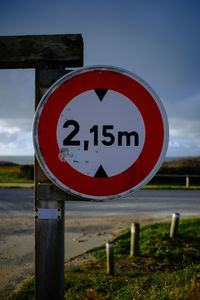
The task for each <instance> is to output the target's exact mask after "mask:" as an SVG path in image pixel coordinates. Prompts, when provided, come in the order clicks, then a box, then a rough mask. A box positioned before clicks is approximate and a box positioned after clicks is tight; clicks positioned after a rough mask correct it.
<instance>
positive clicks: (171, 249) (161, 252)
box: [9, 218, 200, 300]
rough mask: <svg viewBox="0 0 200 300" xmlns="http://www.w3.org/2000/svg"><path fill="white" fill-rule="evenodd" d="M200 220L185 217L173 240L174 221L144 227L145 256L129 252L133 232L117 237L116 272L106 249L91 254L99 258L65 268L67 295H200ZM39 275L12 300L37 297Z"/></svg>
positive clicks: (121, 298)
mask: <svg viewBox="0 0 200 300" xmlns="http://www.w3.org/2000/svg"><path fill="white" fill-rule="evenodd" d="M199 225H200V218H192V219H183V220H180V224H179V228H178V235H177V237H176V238H175V239H171V238H169V229H170V223H169V222H165V223H155V224H151V225H145V226H141V231H140V255H139V256H138V257H135V258H132V257H130V255H129V249H130V230H129V229H127V230H125V231H123V232H122V233H121V234H120V235H119V236H118V237H117V238H116V239H115V275H114V276H110V275H108V274H106V269H105V265H106V256H105V255H106V253H105V247H102V248H99V249H96V250H94V251H92V252H91V253H90V254H88V255H93V256H94V257H95V259H96V260H95V262H93V263H88V264H84V265H82V266H81V267H79V268H73V269H66V270H65V299H69V300H70V299H71V300H72V299H82V300H84V299H96V300H103V299H117V300H126V299H127V300H129V299H141V300H143V299H144V300H147V299H148V300H157V299H163V300H167V299H173V300H174V299H185V300H186V299H188V300H189V299H191V300H192V299H193V300H195V299H196V300H197V299H199V295H200V230H199ZM33 294H34V279H32V280H31V281H28V282H27V283H26V284H25V285H23V286H22V288H21V289H20V291H18V292H16V293H13V294H12V295H11V296H10V298H9V299H10V300H19V299H20V300H28V299H34V298H33Z"/></svg>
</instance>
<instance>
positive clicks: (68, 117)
mask: <svg viewBox="0 0 200 300" xmlns="http://www.w3.org/2000/svg"><path fill="white" fill-rule="evenodd" d="M33 140H34V148H35V152H36V156H37V159H38V161H39V163H40V165H41V167H42V169H43V170H44V171H45V173H46V175H47V176H48V177H49V178H50V179H51V180H52V181H53V183H55V184H56V185H57V186H58V187H59V188H61V189H63V190H64V191H67V192H69V193H72V194H75V195H77V196H80V197H83V198H87V199H99V200H100V199H111V198H115V197H120V196H124V195H127V194H128V193H130V192H135V191H137V190H138V189H140V188H141V187H142V186H144V185H145V184H146V183H147V182H148V181H149V180H150V179H151V178H152V177H153V176H154V175H155V173H156V172H157V170H158V168H159V167H160V165H161V163H162V162H163V159H164V157H165V154H166V150H167V145H168V121H167V116H166V113H165V110H164V107H163V105H162V103H161V101H160V99H159V97H158V96H157V95H156V93H155V92H154V91H153V90H152V88H151V87H150V86H149V85H148V84H147V83H145V82H144V81H143V80H142V79H141V78H139V77H138V76H136V75H135V74H132V73H130V72H128V71H126V70H123V69H120V68H117V67H111V66H94V67H84V68H81V69H78V70H76V71H73V72H71V73H69V74H67V75H65V76H63V77H62V78H61V79H59V80H58V81H57V82H56V83H55V84H54V85H52V86H51V87H50V89H49V90H48V91H47V92H46V94H45V95H44V96H43V98H42V99H41V101H40V104H39V106H38V108H37V110H36V113H35V117H34V125H33Z"/></svg>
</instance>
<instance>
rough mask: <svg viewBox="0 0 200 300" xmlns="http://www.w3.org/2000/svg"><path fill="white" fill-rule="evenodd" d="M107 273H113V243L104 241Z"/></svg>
mask: <svg viewBox="0 0 200 300" xmlns="http://www.w3.org/2000/svg"><path fill="white" fill-rule="evenodd" d="M106 259H107V274H110V275H112V276H113V275H114V272H115V270H114V243H113V242H107V243H106Z"/></svg>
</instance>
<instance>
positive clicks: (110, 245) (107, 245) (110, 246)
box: [106, 242, 114, 248]
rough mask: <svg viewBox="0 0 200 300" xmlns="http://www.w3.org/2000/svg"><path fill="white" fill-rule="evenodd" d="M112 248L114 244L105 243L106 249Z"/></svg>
mask: <svg viewBox="0 0 200 300" xmlns="http://www.w3.org/2000/svg"><path fill="white" fill-rule="evenodd" d="M113 247H114V243H109V242H108V243H106V248H113Z"/></svg>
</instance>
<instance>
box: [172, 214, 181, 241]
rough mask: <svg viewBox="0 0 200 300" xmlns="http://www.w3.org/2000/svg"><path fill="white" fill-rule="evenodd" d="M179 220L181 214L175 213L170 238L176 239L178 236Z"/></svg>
mask: <svg viewBox="0 0 200 300" xmlns="http://www.w3.org/2000/svg"><path fill="white" fill-rule="evenodd" d="M179 219H180V214H179V213H174V214H173V215H172V221H171V228H170V238H174V237H176V235H177V231H178V224H179Z"/></svg>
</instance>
